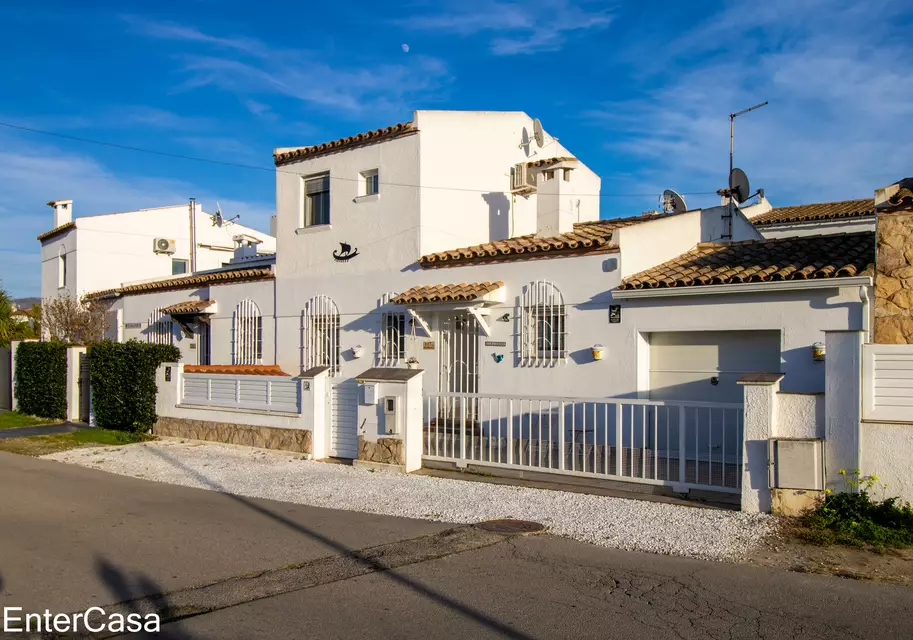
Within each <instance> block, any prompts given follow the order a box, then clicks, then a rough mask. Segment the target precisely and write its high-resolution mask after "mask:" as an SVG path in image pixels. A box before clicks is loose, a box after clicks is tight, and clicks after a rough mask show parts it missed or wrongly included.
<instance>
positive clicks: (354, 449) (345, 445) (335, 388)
mask: <svg viewBox="0 0 913 640" xmlns="http://www.w3.org/2000/svg"><path fill="white" fill-rule="evenodd" d="M330 416H331V418H330V455H331V456H333V457H334V458H352V459H354V458H357V457H358V383H357V382H356V381H355V380H354V379H349V380H343V381H342V382H338V383H336V384H331V385H330Z"/></svg>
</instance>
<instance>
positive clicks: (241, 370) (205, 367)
mask: <svg viewBox="0 0 913 640" xmlns="http://www.w3.org/2000/svg"><path fill="white" fill-rule="evenodd" d="M184 373H209V374H213V373H217V374H224V375H232V376H288V374H287V373H286V372H285V371H283V370H282V369H280V368H279V365H277V364H185V365H184Z"/></svg>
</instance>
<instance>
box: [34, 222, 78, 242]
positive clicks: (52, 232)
mask: <svg viewBox="0 0 913 640" xmlns="http://www.w3.org/2000/svg"><path fill="white" fill-rule="evenodd" d="M75 228H76V223H75V222H73V221H70V222H66V223H64V224H62V225H60V226H59V227H54V228H53V229H51V230H50V231H45V232H44V233H42V234H40V235H39V236H38V240H40V241H41V242H44V241H45V240H48V239H50V238H52V237H54V236H56V235H57V234H58V233H63V232H64V231H69V230H70V229H75Z"/></svg>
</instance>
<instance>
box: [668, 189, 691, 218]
mask: <svg viewBox="0 0 913 640" xmlns="http://www.w3.org/2000/svg"><path fill="white" fill-rule="evenodd" d="M687 210H688V206H687V205H686V204H685V199H684V198H683V197H681V196H680V195H679V194H678V193H676V192H675V191H673V190H672V189H666V190H665V191H663V213H684V212H685V211H687Z"/></svg>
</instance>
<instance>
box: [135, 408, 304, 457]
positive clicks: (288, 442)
mask: <svg viewBox="0 0 913 640" xmlns="http://www.w3.org/2000/svg"><path fill="white" fill-rule="evenodd" d="M152 433H154V434H155V435H157V436H171V437H174V438H188V439H190V440H209V441H211V442H225V443H228V444H240V445H244V446H247V447H261V448H263V449H281V450H283V451H296V452H298V453H311V432H310V431H308V430H304V429H280V428H277V427H259V426H256V425H250V424H233V423H228V422H210V421H209V420H191V419H189V418H168V417H164V416H159V418H158V420H157V421H156V423H155V426H154V427H152Z"/></svg>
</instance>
